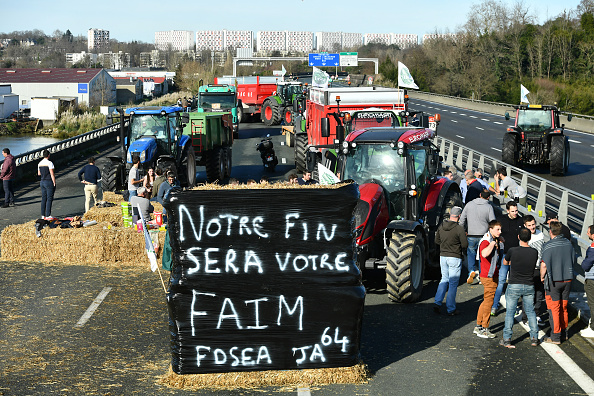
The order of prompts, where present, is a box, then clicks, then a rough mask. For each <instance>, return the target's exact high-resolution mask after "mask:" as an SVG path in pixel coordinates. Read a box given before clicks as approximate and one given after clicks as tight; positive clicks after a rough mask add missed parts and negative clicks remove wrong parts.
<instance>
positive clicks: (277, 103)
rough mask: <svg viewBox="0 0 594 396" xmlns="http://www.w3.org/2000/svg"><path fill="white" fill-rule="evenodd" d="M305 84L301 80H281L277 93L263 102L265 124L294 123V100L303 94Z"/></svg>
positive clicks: (277, 85) (277, 86)
mask: <svg viewBox="0 0 594 396" xmlns="http://www.w3.org/2000/svg"><path fill="white" fill-rule="evenodd" d="M304 88H305V84H304V83H302V82H299V81H281V82H278V83H277V84H276V94H275V95H273V96H269V97H267V98H266V99H265V100H264V103H263V104H262V121H263V122H264V124H265V125H278V124H280V123H281V122H283V123H284V124H285V125H292V124H293V113H292V111H293V102H294V101H295V100H296V97H297V96H299V95H303V91H304Z"/></svg>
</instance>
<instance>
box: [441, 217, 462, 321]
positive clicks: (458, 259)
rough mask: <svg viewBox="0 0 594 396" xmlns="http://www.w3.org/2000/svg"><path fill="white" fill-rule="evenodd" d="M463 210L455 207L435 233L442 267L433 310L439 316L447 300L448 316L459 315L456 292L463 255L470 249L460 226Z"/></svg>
mask: <svg viewBox="0 0 594 396" xmlns="http://www.w3.org/2000/svg"><path fill="white" fill-rule="evenodd" d="M461 214H462V208H461V207H459V206H454V207H453V208H452V209H451V211H450V218H449V220H444V222H443V223H441V225H440V226H439V228H438V229H437V232H436V233H435V244H437V245H439V265H440V267H441V281H440V282H439V286H438V287H437V293H436V294H435V305H434V307H433V310H434V311H435V313H437V314H439V313H440V312H441V305H442V304H443V299H444V297H445V295H446V292H447V293H448V296H447V299H446V308H447V313H448V315H451V316H453V315H457V314H458V311H457V310H456V291H457V290H458V282H459V281H460V271H461V270H462V255H463V252H464V250H466V249H467V248H468V240H467V239H466V233H465V232H464V228H462V226H461V225H459V224H458V220H459V219H460V215H461Z"/></svg>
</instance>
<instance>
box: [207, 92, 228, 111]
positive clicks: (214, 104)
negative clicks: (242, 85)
mask: <svg viewBox="0 0 594 396" xmlns="http://www.w3.org/2000/svg"><path fill="white" fill-rule="evenodd" d="M199 106H200V108H202V109H212V110H229V109H232V108H234V107H235V94H234V93H228V92H224V93H220V94H217V93H211V92H206V93H205V92H201V93H200V97H199Z"/></svg>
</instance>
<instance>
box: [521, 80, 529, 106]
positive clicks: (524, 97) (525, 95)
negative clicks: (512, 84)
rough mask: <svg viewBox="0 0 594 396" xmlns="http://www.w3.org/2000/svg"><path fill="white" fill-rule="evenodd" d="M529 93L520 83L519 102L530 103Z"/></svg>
mask: <svg viewBox="0 0 594 396" xmlns="http://www.w3.org/2000/svg"><path fill="white" fill-rule="evenodd" d="M529 93H530V91H528V90H527V89H526V87H525V86H524V85H522V84H520V103H528V104H529V103H530V102H529V101H528V94H529Z"/></svg>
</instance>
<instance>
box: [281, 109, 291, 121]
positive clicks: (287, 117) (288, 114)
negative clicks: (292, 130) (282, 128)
mask: <svg viewBox="0 0 594 396" xmlns="http://www.w3.org/2000/svg"><path fill="white" fill-rule="evenodd" d="M292 111H293V108H292V107H285V108H284V109H283V114H282V119H283V121H284V122H285V125H293V112H292Z"/></svg>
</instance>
